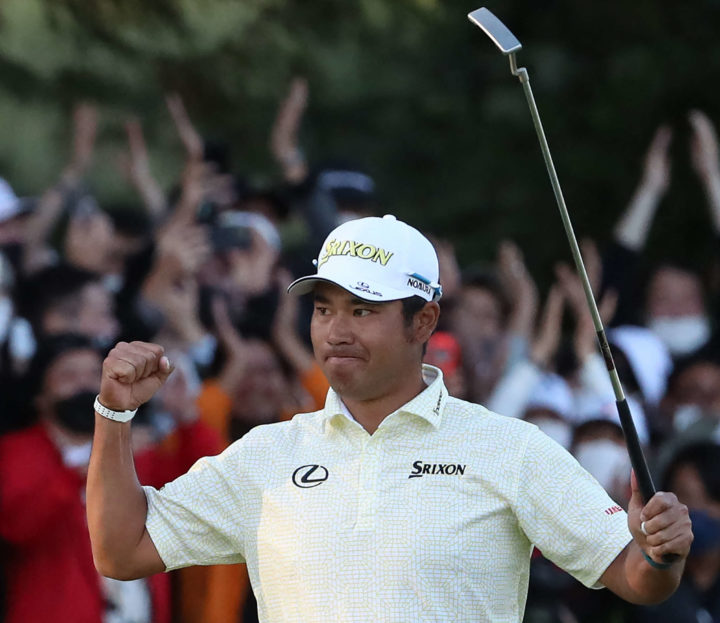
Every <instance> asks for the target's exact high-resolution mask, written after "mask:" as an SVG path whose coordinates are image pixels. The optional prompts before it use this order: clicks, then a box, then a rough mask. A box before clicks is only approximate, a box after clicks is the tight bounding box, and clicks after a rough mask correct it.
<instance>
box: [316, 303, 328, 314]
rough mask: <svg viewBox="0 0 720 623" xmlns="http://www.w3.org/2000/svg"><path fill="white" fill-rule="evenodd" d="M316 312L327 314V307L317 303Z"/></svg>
mask: <svg viewBox="0 0 720 623" xmlns="http://www.w3.org/2000/svg"><path fill="white" fill-rule="evenodd" d="M315 313H316V314H318V315H319V316H324V315H325V314H327V307H321V306H320V305H316V306H315Z"/></svg>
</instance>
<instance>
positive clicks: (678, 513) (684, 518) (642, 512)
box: [628, 472, 693, 563]
mask: <svg viewBox="0 0 720 623" xmlns="http://www.w3.org/2000/svg"><path fill="white" fill-rule="evenodd" d="M631 484H632V497H631V498H630V504H629V505H628V526H629V528H630V532H631V533H632V535H633V538H634V539H635V542H636V543H637V544H638V545H639V546H640V549H641V550H643V551H644V552H645V553H646V554H647V555H648V556H649V557H650V558H652V559H653V560H654V561H655V562H657V563H663V562H664V561H665V559H664V556H667V555H670V556H675V557H677V558H681V559H685V558H687V555H688V553H689V552H690V545H691V544H692V541H693V533H692V523H691V521H690V517H689V515H688V509H687V506H685V505H684V504H681V503H680V502H679V501H678V499H677V497H676V496H675V494H674V493H668V492H664V491H658V492H657V493H656V494H655V495H654V496H653V497H652V499H651V500H650V501H649V502H648V503H647V504H645V505H644V506H643V500H642V496H641V494H640V490H639V488H638V484H637V479H636V477H635V472H633V473H632V476H631Z"/></svg>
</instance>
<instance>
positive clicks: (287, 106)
mask: <svg viewBox="0 0 720 623" xmlns="http://www.w3.org/2000/svg"><path fill="white" fill-rule="evenodd" d="M307 101H308V84H307V80H305V78H294V79H293V81H292V83H291V84H290V91H289V93H288V94H287V97H286V98H285V99H284V100H283V101H282V103H281V104H280V109H279V110H278V114H277V117H276V118H275V123H274V125H273V128H272V132H271V134H270V151H271V152H272V155H273V156H274V158H275V161H276V162H277V163H278V164H279V165H280V168H281V169H282V172H283V178H285V181H286V182H290V183H291V184H300V183H301V182H303V181H304V180H305V178H306V177H307V175H308V166H307V162H306V161H305V157H304V156H303V153H302V151H301V150H300V146H299V145H298V133H299V132H300V124H301V122H302V118H303V115H304V114H305V109H306V108H307Z"/></svg>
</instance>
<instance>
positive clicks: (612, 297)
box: [556, 240, 617, 364]
mask: <svg viewBox="0 0 720 623" xmlns="http://www.w3.org/2000/svg"><path fill="white" fill-rule="evenodd" d="M581 248H582V254H583V261H584V263H585V269H586V271H587V275H588V280H589V281H590V287H591V289H592V291H593V293H597V292H598V287H599V284H600V282H601V279H602V262H601V260H600V254H599V253H598V250H597V246H596V245H595V243H594V242H592V241H590V240H584V241H583V242H582V245H581ZM556 276H557V279H558V284H559V285H560V287H561V288H562V291H563V294H564V295H565V298H566V300H567V302H568V305H569V307H570V309H571V311H572V313H573V316H574V318H575V333H574V337H573V345H574V348H575V354H576V355H577V358H578V361H579V362H580V363H581V364H582V363H583V362H584V361H585V360H586V359H587V358H588V357H589V356H590V355H592V354H593V353H596V352H597V332H596V331H595V325H594V324H593V320H592V316H591V314H590V309H589V308H588V304H587V298H586V296H585V290H584V289H583V285H582V282H581V280H580V277H579V276H578V275H577V274H576V273H575V272H574V271H573V270H572V269H571V268H570V267H569V266H568V265H567V264H559V265H558V266H557V268H556ZM616 305H617V294H616V293H615V292H614V291H613V290H608V291H607V292H605V294H604V295H603V296H602V298H601V299H600V300H599V301H598V302H597V307H598V312H599V314H600V319H601V320H602V322H603V325H604V326H606V325H607V324H609V323H610V321H611V320H612V317H613V315H614V313H615V308H616Z"/></svg>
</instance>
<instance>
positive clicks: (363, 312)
mask: <svg viewBox="0 0 720 623" xmlns="http://www.w3.org/2000/svg"><path fill="white" fill-rule="evenodd" d="M370 313H371V312H370V310H369V309H356V310H354V311H353V314H354V315H355V316H358V317H359V318H363V317H365V316H369V315H370Z"/></svg>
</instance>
